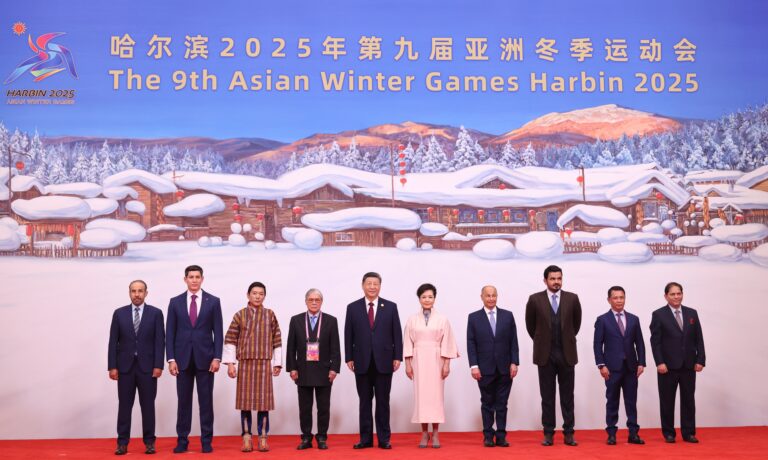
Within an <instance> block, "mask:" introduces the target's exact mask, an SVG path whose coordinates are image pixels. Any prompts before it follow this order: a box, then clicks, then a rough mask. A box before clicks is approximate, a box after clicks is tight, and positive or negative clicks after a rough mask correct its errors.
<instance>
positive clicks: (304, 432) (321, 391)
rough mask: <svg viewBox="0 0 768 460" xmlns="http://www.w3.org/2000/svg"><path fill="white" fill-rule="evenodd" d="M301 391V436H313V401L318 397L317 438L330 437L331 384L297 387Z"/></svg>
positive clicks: (324, 438)
mask: <svg viewBox="0 0 768 460" xmlns="http://www.w3.org/2000/svg"><path fill="white" fill-rule="evenodd" d="M296 388H297V389H298V392H299V424H300V425H301V437H302V438H310V439H311V438H312V403H313V396H314V397H315V398H317V439H320V440H326V439H328V423H329V421H330V419H331V386H330V385H326V386H322V387H303V386H298V387H296Z"/></svg>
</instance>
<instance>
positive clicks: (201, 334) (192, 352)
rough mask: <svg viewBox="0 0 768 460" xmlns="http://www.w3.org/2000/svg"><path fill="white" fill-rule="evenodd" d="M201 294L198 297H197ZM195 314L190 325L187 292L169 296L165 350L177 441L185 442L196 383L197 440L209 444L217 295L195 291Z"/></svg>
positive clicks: (218, 339) (219, 323)
mask: <svg viewBox="0 0 768 460" xmlns="http://www.w3.org/2000/svg"><path fill="white" fill-rule="evenodd" d="M200 297H202V299H201V298H200ZM197 304H198V314H197V321H196V322H195V325H194V327H193V326H192V322H191V321H190V319H189V311H188V310H187V292H184V293H183V294H181V295H179V296H177V297H174V298H172V299H171V301H170V303H169V305H168V323H167V327H166V329H167V332H166V353H167V357H168V360H169V361H170V360H172V359H173V360H176V364H177V365H178V367H179V375H178V376H176V392H177V394H178V398H179V406H178V411H177V415H176V433H177V434H178V442H179V443H180V444H182V445H184V446H186V445H187V444H188V442H189V441H188V437H189V432H190V430H191V427H192V393H193V390H194V385H195V382H197V402H198V404H199V406H200V435H201V442H202V444H203V445H204V446H205V445H210V444H211V441H212V440H213V377H214V374H213V373H212V372H209V371H208V369H209V368H210V366H211V362H212V361H213V360H214V358H215V359H219V360H221V352H222V347H223V344H224V334H223V329H222V328H223V320H222V316H221V303H220V301H219V298H218V297H216V296H213V295H211V294H209V293H207V292H205V291H203V290H200V291H198V298H197Z"/></svg>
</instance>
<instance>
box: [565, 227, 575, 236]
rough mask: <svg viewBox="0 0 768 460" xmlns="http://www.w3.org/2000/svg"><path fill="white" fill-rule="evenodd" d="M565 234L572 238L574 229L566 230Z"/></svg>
mask: <svg viewBox="0 0 768 460" xmlns="http://www.w3.org/2000/svg"><path fill="white" fill-rule="evenodd" d="M565 233H566V235H568V236H571V233H573V229H572V228H566V229H565Z"/></svg>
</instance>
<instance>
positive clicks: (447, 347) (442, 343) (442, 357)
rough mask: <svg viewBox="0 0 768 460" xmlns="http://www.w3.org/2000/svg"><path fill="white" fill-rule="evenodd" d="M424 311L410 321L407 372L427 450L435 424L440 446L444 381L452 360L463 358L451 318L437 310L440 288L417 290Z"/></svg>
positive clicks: (434, 442)
mask: <svg viewBox="0 0 768 460" xmlns="http://www.w3.org/2000/svg"><path fill="white" fill-rule="evenodd" d="M416 295H418V296H419V303H421V311H419V312H418V313H416V314H415V315H413V316H411V317H410V318H408V322H407V323H406V324H405V333H404V334H403V340H404V342H405V343H404V346H403V356H404V357H405V373H406V375H407V376H408V378H409V379H411V380H413V390H414V391H413V399H414V403H413V416H412V417H411V422H412V423H421V441H420V442H419V447H422V448H423V447H427V443H428V442H429V438H430V436H429V424H430V423H431V424H432V447H435V448H437V447H440V439H439V438H438V427H439V426H440V424H441V423H443V422H445V410H444V408H443V400H444V397H443V395H444V384H445V382H444V380H445V378H446V377H448V374H449V373H450V371H451V359H454V358H458V357H459V350H458V349H457V348H456V340H454V337H453V331H452V330H451V324H450V323H449V322H448V318H446V317H445V316H443V315H441V314H440V313H438V312H437V311H435V309H434V308H433V307H434V304H435V297H436V296H437V288H435V286H433V285H431V284H429V283H427V284H422V285H421V286H419V289H418V290H417V291H416Z"/></svg>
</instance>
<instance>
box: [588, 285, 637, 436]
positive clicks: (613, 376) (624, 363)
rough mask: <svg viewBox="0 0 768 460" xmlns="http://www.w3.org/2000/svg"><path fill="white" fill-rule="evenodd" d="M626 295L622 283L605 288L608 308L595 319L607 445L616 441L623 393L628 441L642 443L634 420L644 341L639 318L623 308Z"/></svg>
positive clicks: (596, 357) (595, 343) (635, 417)
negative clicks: (620, 401) (604, 399)
mask: <svg viewBox="0 0 768 460" xmlns="http://www.w3.org/2000/svg"><path fill="white" fill-rule="evenodd" d="M625 301H626V295H625V292H624V288H623V287H621V286H612V287H611V288H610V289H608V303H609V304H610V305H611V309H610V310H608V312H606V313H604V314H602V315H600V316H598V317H597V320H596V321H595V339H594V343H593V346H594V351H595V364H596V365H597V368H598V369H599V370H600V375H601V376H602V377H603V379H605V398H606V403H605V424H606V428H605V431H607V432H608V441H607V443H608V445H610V446H613V445H616V431H617V426H616V423H617V422H618V421H619V397H620V395H621V393H622V392H623V393H624V408H625V410H626V413H627V428H629V438H628V439H627V442H629V443H630V444H645V441H643V440H642V439H641V438H640V436H639V434H638V431H639V430H640V427H639V426H638V424H637V380H638V378H639V377H640V375H641V374H642V373H643V369H645V343H644V342H643V331H642V329H640V319H639V318H638V317H637V316H635V315H633V314H632V313H629V312H627V311H626V310H624V303H625Z"/></svg>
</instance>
